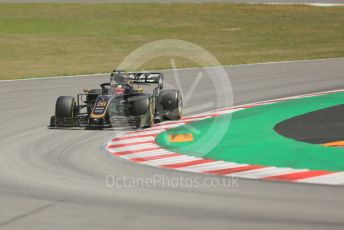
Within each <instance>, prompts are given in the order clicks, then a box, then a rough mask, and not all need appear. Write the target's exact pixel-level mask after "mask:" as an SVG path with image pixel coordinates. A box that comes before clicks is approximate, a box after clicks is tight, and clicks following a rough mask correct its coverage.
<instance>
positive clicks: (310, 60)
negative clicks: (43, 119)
mask: <svg viewBox="0 0 344 230" xmlns="http://www.w3.org/2000/svg"><path fill="white" fill-rule="evenodd" d="M328 60H343V58H342V57H339V58H318V59H300V60H293V61H276V62H258V63H250V64H238V65H223V66H206V67H202V68H200V67H186V68H179V69H177V70H196V69H198V70H199V69H212V68H228V67H240V66H255V65H275V64H287V63H297V62H316V61H328ZM172 70H175V69H164V70H161V69H160V70H159V69H158V70H151V72H156V71H164V72H166V71H172ZM103 75H109V76H110V73H96V74H79V75H68V76H52V77H34V78H22V79H12V80H0V83H2V82H15V81H35V80H50V79H60V78H77V77H97V76H103Z"/></svg>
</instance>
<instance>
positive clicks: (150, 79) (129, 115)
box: [50, 70, 183, 128]
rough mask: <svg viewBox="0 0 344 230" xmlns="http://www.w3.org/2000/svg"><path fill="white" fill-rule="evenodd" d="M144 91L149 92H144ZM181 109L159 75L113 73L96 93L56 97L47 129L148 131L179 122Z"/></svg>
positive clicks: (175, 93)
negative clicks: (164, 124)
mask: <svg viewBox="0 0 344 230" xmlns="http://www.w3.org/2000/svg"><path fill="white" fill-rule="evenodd" d="M152 86H153V88H152ZM143 87H145V88H148V89H149V88H150V89H149V91H148V92H144V89H143ZM182 108H183V102H182V96H181V93H180V91H179V90H176V89H168V90H164V89H163V74H162V73H139V72H124V71H118V70H114V71H113V72H112V73H111V76H110V81H109V82H107V83H103V84H101V85H100V88H98V89H88V90H84V93H82V94H78V95H77V97H76V98H74V97H71V96H60V97H58V98H57V101H56V105H55V115H54V116H52V117H51V119H50V127H89V128H91V127H93V128H107V127H118V126H130V127H136V128H138V127H143V128H144V127H151V126H153V124H154V123H157V122H161V121H163V120H178V119H180V118H181V117H182Z"/></svg>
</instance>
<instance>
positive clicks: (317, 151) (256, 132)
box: [156, 93, 344, 171]
mask: <svg viewBox="0 0 344 230" xmlns="http://www.w3.org/2000/svg"><path fill="white" fill-rule="evenodd" d="M343 102H344V93H335V94H328V95H323V96H316V97H310V98H301V99H295V100H289V101H285V102H280V103H275V104H270V105H264V106H258V107H254V108H249V109H244V110H241V111H237V112H235V113H233V114H227V115H222V116H219V117H215V118H209V119H205V120H202V121H197V122H194V123H191V124H189V125H184V126H180V127H177V128H174V129H170V130H168V131H166V132H163V133H161V134H160V135H159V136H158V137H157V138H156V141H157V143H158V144H159V145H160V146H161V147H163V148H167V149H170V150H172V151H175V152H177V153H182V154H186V155H192V156H198V157H204V158H209V159H215V160H224V161H230V162H236V163H246V164H255V165H262V166H277V167H292V168H300V169H312V170H328V171H344V149H342V148H333V147H323V146H321V145H315V144H308V143H304V142H298V141H295V140H292V139H288V138H286V137H283V136H281V135H279V134H278V133H276V132H275V131H274V129H273V128H274V126H275V125H276V124H277V123H279V122H281V121H283V120H286V119H289V118H292V117H294V116H298V115H302V114H305V113H308V112H312V111H315V110H319V109H323V108H327V107H330V106H334V105H338V104H343ZM230 118H231V119H230ZM229 120H230V122H229ZM190 132H191V133H192V134H193V137H194V141H193V142H186V143H169V142H168V138H167V137H168V135H169V134H177V133H190Z"/></svg>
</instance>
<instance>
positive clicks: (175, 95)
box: [158, 90, 183, 120]
mask: <svg viewBox="0 0 344 230" xmlns="http://www.w3.org/2000/svg"><path fill="white" fill-rule="evenodd" d="M158 110H159V112H160V114H161V115H162V116H163V118H164V119H166V120H179V119H180V118H181V117H182V113H183V101H182V95H181V93H180V91H179V90H162V91H160V94H159V98H158Z"/></svg>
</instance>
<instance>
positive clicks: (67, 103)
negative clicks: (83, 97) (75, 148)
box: [55, 96, 76, 126]
mask: <svg viewBox="0 0 344 230" xmlns="http://www.w3.org/2000/svg"><path fill="white" fill-rule="evenodd" d="M75 107H76V104H75V99H74V97H70V96H61V97H58V98H57V100H56V105H55V124H56V126H74V116H75V115H76V114H75Z"/></svg>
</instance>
